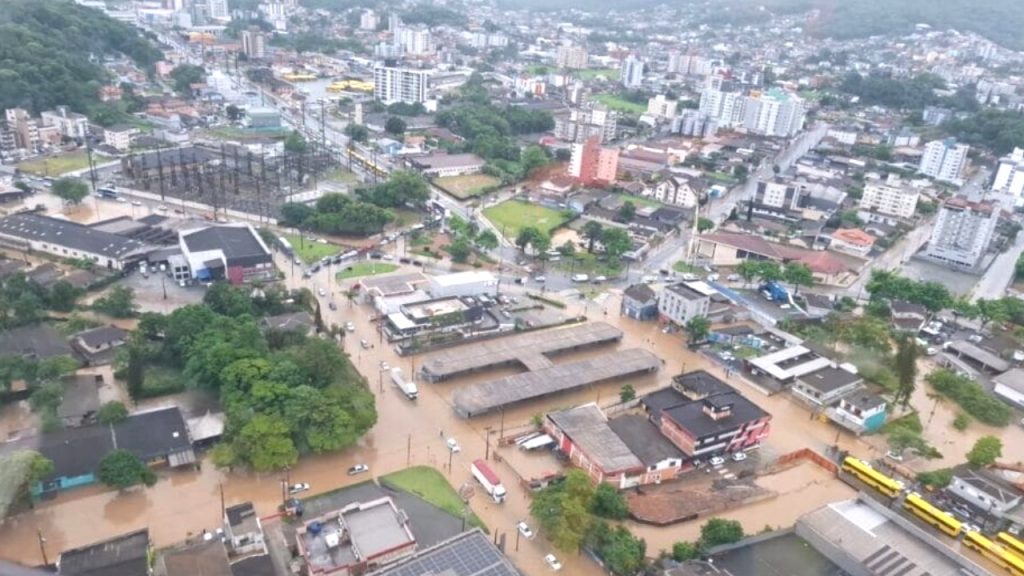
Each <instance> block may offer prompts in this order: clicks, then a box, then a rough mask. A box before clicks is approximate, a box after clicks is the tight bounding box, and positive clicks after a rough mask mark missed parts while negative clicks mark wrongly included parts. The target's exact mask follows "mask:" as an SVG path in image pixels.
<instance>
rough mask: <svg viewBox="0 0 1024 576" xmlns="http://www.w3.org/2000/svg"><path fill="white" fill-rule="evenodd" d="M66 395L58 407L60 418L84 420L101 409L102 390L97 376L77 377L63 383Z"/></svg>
mask: <svg viewBox="0 0 1024 576" xmlns="http://www.w3.org/2000/svg"><path fill="white" fill-rule="evenodd" d="M63 386H64V393H63V395H62V396H61V399H60V406H58V407H57V417H58V418H84V417H87V416H91V415H95V414H96V412H97V411H99V409H100V389H99V386H98V385H97V383H96V376H94V375H92V374H85V375H76V376H71V377H69V378H66V379H65V380H64V382H63Z"/></svg>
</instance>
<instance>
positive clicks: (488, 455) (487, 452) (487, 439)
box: [484, 426, 491, 460]
mask: <svg viewBox="0 0 1024 576" xmlns="http://www.w3.org/2000/svg"><path fill="white" fill-rule="evenodd" d="M484 431H486V433H487V436H485V437H484V442H485V445H486V446H487V448H486V449H485V450H484V460H490V459H491V427H490V426H487V427H486V428H484Z"/></svg>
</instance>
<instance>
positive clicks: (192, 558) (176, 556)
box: [155, 539, 233, 576]
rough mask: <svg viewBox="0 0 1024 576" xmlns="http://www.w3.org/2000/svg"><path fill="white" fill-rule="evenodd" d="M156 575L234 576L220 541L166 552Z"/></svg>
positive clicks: (157, 566) (200, 543)
mask: <svg viewBox="0 0 1024 576" xmlns="http://www.w3.org/2000/svg"><path fill="white" fill-rule="evenodd" d="M155 573H156V575H157V576H233V574H232V572H231V565H230V564H229V563H228V551H227V548H225V547H224V543H223V542H221V541H220V540H218V539H213V540H209V541H206V542H198V543H196V544H186V545H184V546H181V547H177V548H174V549H171V550H166V551H164V552H163V553H162V554H161V555H160V559H159V561H158V562H157V565H156V570H155Z"/></svg>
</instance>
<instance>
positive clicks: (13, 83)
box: [0, 0, 161, 112]
mask: <svg viewBox="0 0 1024 576" xmlns="http://www.w3.org/2000/svg"><path fill="white" fill-rule="evenodd" d="M107 54H124V55H126V56H128V57H130V58H131V59H132V60H134V61H135V62H136V63H137V64H138V65H139V66H142V67H145V68H150V67H152V66H153V64H155V63H156V62H157V61H159V60H160V58H161V53H160V51H159V50H158V49H157V48H156V47H155V45H154V43H153V42H151V41H150V40H149V39H147V38H146V37H144V36H143V35H142V33H141V32H140V31H139V30H138V29H136V28H135V27H133V26H131V25H128V24H125V23H122V22H118V21H116V20H113V19H112V18H109V17H108V16H107V15H105V14H103V13H102V12H100V11H99V10H94V9H92V8H86V7H84V6H80V5H78V4H75V3H74V2H71V1H70V0H5V1H4V2H3V4H2V8H0V109H6V108H14V107H22V108H27V109H30V110H32V111H33V112H39V111H41V110H48V109H52V108H54V107H55V106H58V105H67V106H69V107H70V108H71V109H73V110H76V111H79V112H89V111H90V110H91V108H92V107H93V106H94V105H95V103H96V102H97V101H98V92H97V91H98V89H99V87H100V86H102V85H103V84H104V83H106V82H108V81H109V78H108V77H107V74H106V72H105V70H104V69H103V67H102V66H101V65H100V64H99V63H98V62H96V59H98V58H101V57H103V56H104V55H107Z"/></svg>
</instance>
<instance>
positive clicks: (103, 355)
mask: <svg viewBox="0 0 1024 576" xmlns="http://www.w3.org/2000/svg"><path fill="white" fill-rule="evenodd" d="M127 341H128V331H127V330H124V329H123V328H118V327H117V326H113V325H110V326H100V327H98V328H90V329H88V330H83V331H81V332H78V333H75V334H72V335H71V347H72V348H74V349H75V350H76V351H77V352H78V353H79V354H81V355H82V356H83V357H84V358H85V359H86V361H87V363H88V364H89V365H91V366H95V365H98V364H103V363H108V362H110V361H112V360H113V351H114V350H115V349H117V348H119V347H121V346H123V345H124V344H125V343H126V342H127Z"/></svg>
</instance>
